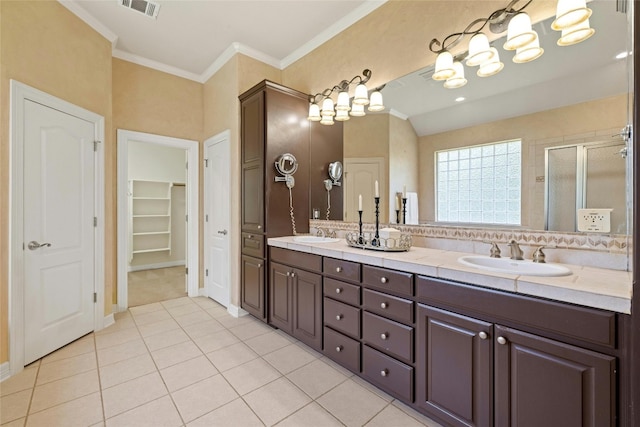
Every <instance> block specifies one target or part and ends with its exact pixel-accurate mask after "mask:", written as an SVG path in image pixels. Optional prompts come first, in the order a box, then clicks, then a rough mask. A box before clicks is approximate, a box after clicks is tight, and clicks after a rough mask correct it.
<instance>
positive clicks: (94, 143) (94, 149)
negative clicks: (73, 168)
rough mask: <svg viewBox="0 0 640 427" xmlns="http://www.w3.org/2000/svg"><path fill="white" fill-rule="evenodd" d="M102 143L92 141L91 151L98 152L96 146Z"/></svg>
mask: <svg viewBox="0 0 640 427" xmlns="http://www.w3.org/2000/svg"><path fill="white" fill-rule="evenodd" d="M101 142H102V141H93V151H98V144H100V143H101Z"/></svg>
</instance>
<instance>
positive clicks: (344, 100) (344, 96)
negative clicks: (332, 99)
mask: <svg viewBox="0 0 640 427" xmlns="http://www.w3.org/2000/svg"><path fill="white" fill-rule="evenodd" d="M350 109H351V107H350V106H349V92H347V91H343V92H340V93H339V94H338V102H336V111H341V110H344V111H349V110H350Z"/></svg>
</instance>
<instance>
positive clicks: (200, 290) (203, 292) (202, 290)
mask: <svg viewBox="0 0 640 427" xmlns="http://www.w3.org/2000/svg"><path fill="white" fill-rule="evenodd" d="M206 289H207V288H198V296H199V297H208V296H209V295H207V290H206Z"/></svg>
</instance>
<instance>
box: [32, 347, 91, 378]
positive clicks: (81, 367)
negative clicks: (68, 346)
mask: <svg viewBox="0 0 640 427" xmlns="http://www.w3.org/2000/svg"><path fill="white" fill-rule="evenodd" d="M97 367H98V363H97V361H96V354H95V353H93V352H91V353H86V354H81V355H79V356H75V357H69V358H67V359H61V360H58V361H55V362H51V363H47V364H46V365H42V366H41V367H40V370H39V371H38V380H37V382H36V384H37V385H42V384H46V383H50V382H51V381H56V380H60V379H62V378H66V377H72V376H74V375H77V374H81V373H82V372H87V371H91V370H93V369H96V368H97Z"/></svg>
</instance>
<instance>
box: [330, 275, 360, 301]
mask: <svg viewBox="0 0 640 427" xmlns="http://www.w3.org/2000/svg"><path fill="white" fill-rule="evenodd" d="M324 295H325V296H327V297H331V298H333V299H336V300H338V301H342V302H346V303H347V304H352V305H360V286H358V285H352V284H349V283H345V282H340V281H339V280H335V279H329V278H328V277H327V278H325V279H324Z"/></svg>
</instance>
